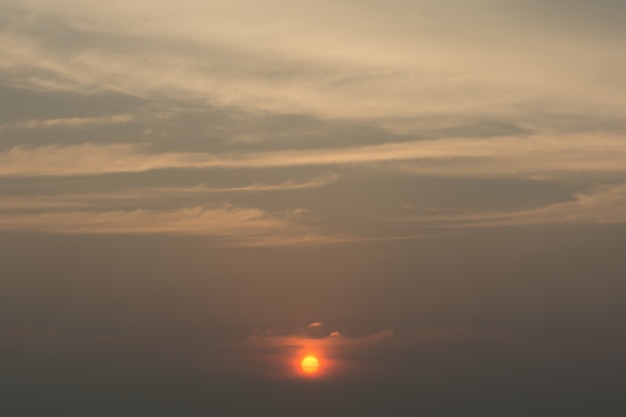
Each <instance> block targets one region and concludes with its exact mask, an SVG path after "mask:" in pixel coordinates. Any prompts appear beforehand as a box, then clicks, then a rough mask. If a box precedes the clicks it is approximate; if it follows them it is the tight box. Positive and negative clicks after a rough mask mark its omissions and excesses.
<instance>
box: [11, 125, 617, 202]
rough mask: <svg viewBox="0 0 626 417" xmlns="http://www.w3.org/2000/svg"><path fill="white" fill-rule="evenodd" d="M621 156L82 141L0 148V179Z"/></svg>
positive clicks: (599, 150)
mask: <svg viewBox="0 0 626 417" xmlns="http://www.w3.org/2000/svg"><path fill="white" fill-rule="evenodd" d="M624 160H626V141H624V140H623V139H622V137H621V136H619V135H614V134H598V135H595V136H593V137H591V136H589V135H535V136H529V137H510V136H505V137H496V138H488V139H483V138H479V139H476V138H448V139H440V140H421V141H408V142H396V143H386V144H381V145H373V146H353V147H343V148H326V149H313V150H281V151H275V152H242V153H227V154H218V153H190V152H164V153H151V152H149V149H148V146H147V145H138V144H115V145H99V144H93V143H85V144H80V145H70V146H56V145H53V146H41V147H27V146H16V147H14V148H11V149H8V150H6V151H4V152H2V153H0V176H4V177H26V176H74V175H99V174H108V173H119V172H143V171H150V170H157V169H173V168H179V169H199V168H216V169H217V168H221V169H235V168H272V167H291V166H314V165H352V164H367V163H369V164H372V163H381V162H390V161H395V162H401V161H415V163H412V164H411V165H404V166H403V165H397V166H396V169H399V170H404V171H406V172H408V173H415V174H428V175H441V176H468V175H469V176H487V177H493V176H517V177H533V178H538V177H542V176H544V177H545V176H550V175H558V174H559V173H575V172H584V171H587V172H624V171H626V165H625V164H624ZM310 185H312V184H310ZM289 186H295V185H294V184H291V185H290V184H286V185H284V186H283V187H289ZM256 187H257V188H263V186H256ZM231 191H235V190H234V189H233V190H231Z"/></svg>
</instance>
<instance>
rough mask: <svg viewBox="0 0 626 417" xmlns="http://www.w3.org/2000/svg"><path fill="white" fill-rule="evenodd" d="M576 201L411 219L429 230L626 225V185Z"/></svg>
mask: <svg viewBox="0 0 626 417" xmlns="http://www.w3.org/2000/svg"><path fill="white" fill-rule="evenodd" d="M575 198H576V199H575V200H574V201H568V202H561V203H554V204H550V205H547V206H543V207H539V208H535V209H531V210H519V211H506V212H482V213H469V214H450V215H434V216H415V217H411V218H408V219H406V218H405V219H403V220H410V221H412V222H415V223H417V224H420V225H422V226H426V227H431V226H435V227H494V226H496V227H497V226H519V225H539V224H571V223H575V224H611V223H626V184H617V185H605V186H598V187H596V188H594V189H593V190H592V191H591V192H589V193H587V194H578V195H576V196H575Z"/></svg>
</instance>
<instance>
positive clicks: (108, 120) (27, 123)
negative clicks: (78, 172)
mask: <svg viewBox="0 0 626 417" xmlns="http://www.w3.org/2000/svg"><path fill="white" fill-rule="evenodd" d="M133 120H134V117H133V116H131V115H129V114H118V115H114V116H102V117H65V118H58V119H41V120H40V119H31V120H21V121H17V122H13V123H4V124H0V130H1V129H46V128H55V127H65V128H85V127H91V126H97V125H112V124H123V123H130V122H132V121H133Z"/></svg>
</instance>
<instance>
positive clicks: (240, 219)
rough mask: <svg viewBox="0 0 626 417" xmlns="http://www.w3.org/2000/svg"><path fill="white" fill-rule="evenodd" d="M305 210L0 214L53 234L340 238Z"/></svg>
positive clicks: (235, 241) (280, 241) (281, 240)
mask: <svg viewBox="0 0 626 417" xmlns="http://www.w3.org/2000/svg"><path fill="white" fill-rule="evenodd" d="M301 215H302V212H301V211H299V210H294V211H290V212H285V213H268V212H266V211H263V210H260V209H255V208H237V207H232V206H221V207H213V208H206V207H194V208H185V209H178V210H170V211H155V210H132V211H122V210H118V211H106V212H101V211H49V212H42V213H35V214H13V213H11V214H0V230H5V231H6V230H13V231H27V232H38V233H53V234H126V235H150V234H165V235H196V236H211V237H216V238H221V239H223V242H222V244H225V245H234V246H283V245H306V244H324V243H333V242H340V241H342V240H343V239H342V238H341V237H340V236H328V235H324V234H321V233H319V232H317V231H315V230H314V228H312V227H309V226H306V225H304V224H303V223H302V222H301Z"/></svg>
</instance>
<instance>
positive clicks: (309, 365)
mask: <svg viewBox="0 0 626 417" xmlns="http://www.w3.org/2000/svg"><path fill="white" fill-rule="evenodd" d="M300 367H301V368H302V371H303V372H304V373H306V374H314V373H316V372H317V371H319V368H320V362H319V361H318V360H317V358H316V357H315V356H312V355H309V356H305V357H304V359H302V362H300Z"/></svg>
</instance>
